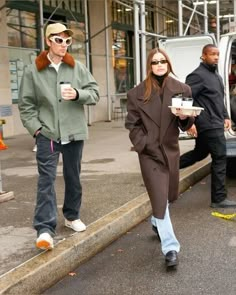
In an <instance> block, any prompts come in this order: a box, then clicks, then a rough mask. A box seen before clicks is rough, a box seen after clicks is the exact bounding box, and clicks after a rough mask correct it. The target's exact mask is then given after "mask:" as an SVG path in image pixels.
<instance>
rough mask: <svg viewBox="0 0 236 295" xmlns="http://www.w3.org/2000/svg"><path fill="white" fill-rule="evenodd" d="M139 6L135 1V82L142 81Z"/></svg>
mask: <svg viewBox="0 0 236 295" xmlns="http://www.w3.org/2000/svg"><path fill="white" fill-rule="evenodd" d="M138 31H139V7H138V3H137V2H136V1H134V44H135V73H136V77H135V84H136V85H138V84H139V83H140V45H139V33H138Z"/></svg>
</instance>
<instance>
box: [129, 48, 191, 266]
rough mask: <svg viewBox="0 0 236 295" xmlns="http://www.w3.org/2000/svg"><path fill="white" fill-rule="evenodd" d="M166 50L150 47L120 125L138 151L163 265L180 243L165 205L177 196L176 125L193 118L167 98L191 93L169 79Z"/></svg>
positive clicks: (170, 263) (173, 260) (187, 123)
mask: <svg viewBox="0 0 236 295" xmlns="http://www.w3.org/2000/svg"><path fill="white" fill-rule="evenodd" d="M170 73H172V74H173V70H172V66H171V63H170V60H169V57H168V56H167V54H166V53H165V52H164V51H163V50H160V49H157V48H155V49H153V50H151V52H150V53H149V56H148V58H147V77H146V79H145V80H144V81H143V82H141V83H140V84H139V85H138V86H136V87H135V88H133V89H131V90H130V91H129V92H128V94H127V96H128V101H127V110H128V114H127V117H126V122H125V127H126V128H127V129H129V131H130V134H129V136H130V140H131V142H132V144H133V146H134V149H135V151H136V152H137V153H138V156H139V162H140V168H141V172H142V176H143V180H144V183H145V186H146V189H147V192H148V195H149V198H150V201H151V205H152V210H153V216H152V219H151V222H152V226H153V230H154V231H155V232H156V233H157V235H158V237H160V240H161V246H162V252H163V254H164V255H165V261H166V266H167V267H170V266H176V265H177V264H178V256H177V253H178V252H179V250H180V245H179V242H178V240H177V239H176V237H175V234H174V231H173V228H172V224H171V220H170V217H169V210H168V203H169V202H172V201H174V200H176V199H177V198H178V190H179V157H180V151H179V143H178V138H179V127H180V129H182V130H183V131H185V130H187V129H189V128H190V127H191V126H192V124H193V122H194V118H193V117H187V116H184V115H181V113H179V114H178V116H175V115H174V114H172V112H171V110H170V108H168V106H170V105H171V101H172V97H173V96H175V95H176V94H182V96H183V97H191V90H190V87H189V86H188V85H186V84H183V83H181V82H180V81H178V80H176V79H174V78H173V77H171V76H170V75H169V74H170Z"/></svg>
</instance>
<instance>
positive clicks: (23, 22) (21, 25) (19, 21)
mask: <svg viewBox="0 0 236 295" xmlns="http://www.w3.org/2000/svg"><path fill="white" fill-rule="evenodd" d="M7 27H8V45H9V46H13V47H24V48H36V47H37V38H36V35H37V34H36V18H35V14H34V13H31V12H26V11H20V10H16V9H8V11H7Z"/></svg>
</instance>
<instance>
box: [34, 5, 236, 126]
mask: <svg viewBox="0 0 236 295" xmlns="http://www.w3.org/2000/svg"><path fill="white" fill-rule="evenodd" d="M113 1H114V2H117V3H119V4H120V5H123V6H124V7H127V8H130V9H132V10H133V12H134V27H133V30H134V57H133V58H134V82H135V83H134V84H135V85H137V84H139V83H140V82H141V81H142V80H143V79H144V78H145V75H146V50H147V46H146V41H147V40H146V37H147V36H151V37H155V38H167V36H165V35H161V34H155V33H151V32H148V31H146V22H145V16H146V13H147V7H148V5H147V4H146V2H147V3H150V2H148V1H146V2H145V0H133V1H130V0H126V1H125V0H113ZM63 2H64V4H65V7H66V8H67V9H68V11H69V12H70V13H71V15H72V17H73V18H74V20H75V21H77V19H76V17H75V16H74V15H73V12H72V11H71V10H70V7H69V6H67V3H66V1H64V0H60V1H58V4H57V6H56V7H55V9H54V11H53V12H52V13H51V15H50V16H49V18H48V19H47V20H46V22H44V18H43V15H44V11H43V0H38V5H39V14H40V15H39V18H40V48H41V49H42V50H43V49H44V28H45V26H46V25H47V24H48V22H49V21H51V20H52V17H53V15H54V14H55V13H56V11H57V10H58V8H59V6H61V4H62V3H63ZM201 2H203V5H204V9H203V12H202V11H200V10H199V9H198V7H199V5H198V4H200V1H199V0H194V1H192V0H185V1H183V0H176V4H177V6H178V13H177V17H178V35H179V36H185V35H186V34H187V33H188V30H189V28H192V27H193V25H192V24H191V23H192V20H193V19H194V17H195V18H196V19H198V17H202V18H203V19H204V22H203V25H204V29H203V31H201V28H200V26H201V25H202V23H201V22H200V21H198V26H199V31H200V32H203V33H208V14H209V11H208V5H209V3H208V2H209V1H207V0H204V1H201ZM235 2H236V0H234V8H235V7H236V5H235ZM83 5H84V13H85V15H84V17H85V58H86V66H87V67H88V68H90V42H89V41H90V40H91V39H92V38H93V37H94V36H97V35H99V34H100V33H101V32H105V59H106V73H105V78H106V98H107V107H106V109H107V121H111V102H112V99H111V96H112V94H111V85H110V68H109V57H110V56H109V49H110V46H111V41H110V40H109V33H108V32H109V31H108V29H109V28H110V27H111V25H110V24H109V23H108V7H107V5H108V1H107V0H104V28H103V29H102V30H101V31H99V32H97V33H96V34H95V35H94V36H90V35H89V29H88V27H89V26H88V8H87V0H84V2H83ZM211 5H212V4H211ZM153 7H154V8H151V9H154V10H155V9H156V8H157V6H155V5H154V4H153ZM215 7H216V39H217V41H218V42H219V39H220V23H219V11H220V1H219V0H216V1H215ZM149 9H150V7H149ZM158 9H161V8H159V7H158ZM165 9H166V8H165ZM186 11H188V12H190V13H191V15H190V17H189V19H188V22H186V20H184V15H185V13H186ZM235 11H236V9H235ZM155 12H156V11H155ZM235 18H236V16H235ZM184 27H185V29H184ZM87 115H88V116H87V118H88V125H91V107H89V106H88V107H87Z"/></svg>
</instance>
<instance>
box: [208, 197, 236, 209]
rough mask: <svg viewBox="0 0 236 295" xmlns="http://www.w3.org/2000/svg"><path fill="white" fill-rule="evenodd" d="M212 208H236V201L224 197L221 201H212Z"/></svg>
mask: <svg viewBox="0 0 236 295" xmlns="http://www.w3.org/2000/svg"><path fill="white" fill-rule="evenodd" d="M211 207H212V208H230V207H231V208H236V202H235V201H231V200H229V199H227V198H226V199H224V200H223V201H221V202H219V203H211Z"/></svg>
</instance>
